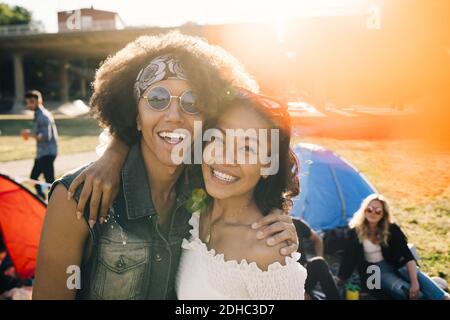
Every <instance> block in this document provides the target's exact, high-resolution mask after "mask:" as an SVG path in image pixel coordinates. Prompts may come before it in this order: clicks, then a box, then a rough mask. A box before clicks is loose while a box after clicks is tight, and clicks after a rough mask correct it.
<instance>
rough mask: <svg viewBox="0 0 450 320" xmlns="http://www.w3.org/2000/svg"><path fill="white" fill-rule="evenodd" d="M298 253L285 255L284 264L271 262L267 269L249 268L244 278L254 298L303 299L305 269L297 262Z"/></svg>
mask: <svg viewBox="0 0 450 320" xmlns="http://www.w3.org/2000/svg"><path fill="white" fill-rule="evenodd" d="M299 258H300V254H299V253H297V252H296V253H294V254H293V255H292V257H286V265H284V266H282V265H281V264H280V263H279V262H275V263H273V264H271V265H270V266H269V268H268V270H267V271H262V270H260V269H259V268H257V267H256V268H251V270H249V272H248V275H247V277H246V279H245V281H246V286H247V290H248V293H249V295H250V297H251V299H254V300H304V296H305V280H306V269H305V268H304V267H303V266H302V265H301V264H300V263H298V262H297V261H298V259H299Z"/></svg>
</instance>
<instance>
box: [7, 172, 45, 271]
mask: <svg viewBox="0 0 450 320" xmlns="http://www.w3.org/2000/svg"><path fill="white" fill-rule="evenodd" d="M45 210H46V204H45V203H44V202H43V201H42V200H40V199H39V198H38V197H37V196H35V195H34V194H33V193H32V192H31V191H29V190H28V189H27V188H25V187H24V186H22V185H20V184H19V183H17V182H15V181H14V180H12V179H11V178H9V177H8V176H6V175H3V174H0V235H1V236H2V237H3V241H4V243H5V245H6V249H7V250H8V253H9V256H10V257H11V260H12V262H13V264H14V267H15V269H16V273H17V275H18V276H19V277H20V278H22V279H27V278H31V277H33V276H34V272H35V269H36V257H37V252H38V246H39V237H40V235H41V228H42V223H43V221H44V215H45Z"/></svg>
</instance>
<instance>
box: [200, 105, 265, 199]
mask: <svg viewBox="0 0 450 320" xmlns="http://www.w3.org/2000/svg"><path fill="white" fill-rule="evenodd" d="M215 127H216V128H217V129H219V130H221V131H222V132H223V136H224V141H223V142H224V145H226V135H225V130H226V129H234V130H237V129H242V130H243V131H244V132H245V131H246V130H248V129H254V130H256V132H257V133H258V131H259V129H270V128H272V126H271V125H270V124H269V122H268V121H267V120H266V119H264V118H263V117H262V116H261V115H260V114H259V113H258V112H256V111H255V110H253V109H252V108H247V107H245V106H240V105H235V106H233V107H231V108H230V109H228V110H227V111H225V113H224V114H223V115H221V116H220V118H219V121H218V122H217V124H216V126H215ZM235 132H238V131H235ZM234 139H235V140H234V146H235V150H234V151H233V155H234V159H237V154H238V153H241V155H242V156H245V159H248V158H249V157H250V156H251V154H252V153H253V155H256V159H257V161H256V164H248V161H246V162H245V163H246V164H238V163H237V161H235V162H234V163H232V164H214V163H211V162H212V161H214V160H216V162H220V160H222V162H225V160H224V159H215V158H214V159H212V158H206V155H205V159H204V160H205V161H203V164H202V172H203V178H204V181H205V186H206V190H207V192H208V193H209V195H210V196H212V197H213V198H215V199H227V198H231V197H240V196H244V195H248V194H251V193H253V190H254V188H255V186H256V185H257V183H258V182H259V180H260V179H262V177H261V168H262V164H261V163H260V162H259V154H258V152H259V148H258V147H257V146H258V145H259V143H261V142H260V141H257V144H258V145H256V148H255V143H250V142H249V139H248V138H247V139H246V137H245V135H244V134H236V136H235V138H234ZM265 143H267V142H265ZM268 145H269V146H268V152H270V144H268ZM238 146H240V148H239V149H238V148H237V147H238ZM224 154H225V152H224Z"/></svg>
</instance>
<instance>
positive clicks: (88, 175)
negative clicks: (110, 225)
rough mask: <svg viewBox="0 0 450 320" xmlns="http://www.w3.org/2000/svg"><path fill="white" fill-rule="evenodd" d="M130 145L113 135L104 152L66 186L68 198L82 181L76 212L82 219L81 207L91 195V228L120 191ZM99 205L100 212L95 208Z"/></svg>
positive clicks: (82, 208)
mask: <svg viewBox="0 0 450 320" xmlns="http://www.w3.org/2000/svg"><path fill="white" fill-rule="evenodd" d="M128 151H129V147H128V146H127V145H126V144H125V143H124V142H122V141H120V140H119V139H116V138H113V139H112V140H111V142H110V143H109V145H108V147H107V149H106V151H105V153H104V154H103V155H102V156H101V157H100V159H98V160H97V161H96V162H94V163H93V164H92V165H90V166H89V167H87V168H86V169H85V170H84V171H83V172H81V173H80V175H78V176H77V177H76V178H75V179H74V180H73V182H72V184H71V185H70V187H69V190H68V194H67V198H68V199H71V198H72V195H73V194H74V193H75V191H76V190H77V188H78V187H79V186H80V185H81V184H82V183H84V184H83V189H82V191H81V195H80V199H79V201H78V205H77V208H76V215H77V218H78V219H81V216H82V212H83V210H84V207H85V205H86V203H87V201H88V199H89V197H91V201H90V205H89V225H90V226H91V228H92V227H93V226H94V224H95V223H96V221H97V218H99V222H100V223H103V221H104V220H105V218H106V216H107V214H108V208H109V207H110V206H111V204H112V202H113V200H114V198H115V197H116V195H117V193H118V191H119V182H120V170H121V168H122V166H123V163H124V162H125V159H126V157H127V154H128ZM99 209H100V215H99V216H98V212H99Z"/></svg>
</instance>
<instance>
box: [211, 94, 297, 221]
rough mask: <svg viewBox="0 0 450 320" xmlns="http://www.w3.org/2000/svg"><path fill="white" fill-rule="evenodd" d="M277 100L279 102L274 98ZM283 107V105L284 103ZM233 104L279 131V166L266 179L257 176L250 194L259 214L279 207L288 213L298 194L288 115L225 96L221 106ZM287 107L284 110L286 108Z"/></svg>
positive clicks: (252, 101) (214, 119)
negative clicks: (259, 117) (276, 170)
mask: <svg viewBox="0 0 450 320" xmlns="http://www.w3.org/2000/svg"><path fill="white" fill-rule="evenodd" d="M277 102H279V103H283V102H280V101H277ZM284 106H285V105H284ZM235 107H244V108H252V110H255V111H256V112H258V113H259V114H260V115H262V116H263V118H264V119H266V120H267V121H268V122H269V123H270V124H271V125H272V127H273V128H274V129H280V130H279V150H278V152H279V156H278V161H279V169H278V172H277V173H276V174H274V175H269V176H268V177H267V178H266V179H260V180H259V181H258V183H257V184H256V187H255V191H254V197H255V201H256V204H257V206H258V209H259V210H260V211H261V213H262V214H263V215H267V214H269V213H270V212H271V211H272V210H273V209H281V210H283V211H284V212H285V213H288V212H289V211H290V210H291V209H292V198H294V197H295V196H297V195H298V194H299V193H300V182H299V178H298V171H299V161H298V159H297V156H296V155H295V152H294V151H293V150H292V148H291V147H290V143H291V131H292V130H291V129H292V124H291V117H290V115H289V113H288V112H287V111H286V112H280V113H273V112H270V111H269V110H268V109H267V107H265V106H264V105H261V104H260V103H258V101H257V100H247V99H228V100H225V101H224V103H223V105H222V111H223V110H229V109H231V108H235ZM286 110H287V109H286ZM219 117H220V115H219V116H218V117H215V118H211V119H209V120H208V121H207V124H206V128H214V127H215V126H216V124H217V122H218V120H219Z"/></svg>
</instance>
